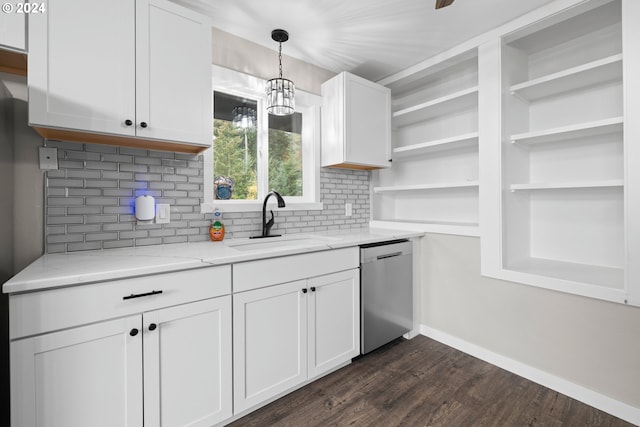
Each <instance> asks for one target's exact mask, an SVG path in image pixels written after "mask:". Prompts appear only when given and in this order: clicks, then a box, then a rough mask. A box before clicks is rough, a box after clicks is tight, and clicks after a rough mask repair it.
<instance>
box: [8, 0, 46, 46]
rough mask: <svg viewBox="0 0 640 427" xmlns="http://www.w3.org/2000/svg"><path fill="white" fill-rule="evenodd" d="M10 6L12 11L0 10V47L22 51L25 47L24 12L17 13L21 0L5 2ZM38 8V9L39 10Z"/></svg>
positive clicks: (25, 27)
mask: <svg viewBox="0 0 640 427" xmlns="http://www.w3.org/2000/svg"><path fill="white" fill-rule="evenodd" d="M5 4H8V5H10V6H11V7H12V9H13V10H12V12H10V13H7V12H4V11H3V12H0V48H9V49H16V50H20V51H24V50H26V49H27V40H26V29H27V26H26V14H25V13H18V12H20V11H19V10H17V8H18V7H22V6H21V5H22V4H23V3H22V2H9V3H5ZM39 11H40V10H38V12H39Z"/></svg>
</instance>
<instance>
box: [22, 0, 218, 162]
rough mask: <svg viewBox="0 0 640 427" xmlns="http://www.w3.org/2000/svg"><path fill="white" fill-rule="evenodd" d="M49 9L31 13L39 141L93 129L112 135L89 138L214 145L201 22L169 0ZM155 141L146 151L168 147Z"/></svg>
mask: <svg viewBox="0 0 640 427" xmlns="http://www.w3.org/2000/svg"><path fill="white" fill-rule="evenodd" d="M46 8H47V13H46V15H40V14H33V15H30V17H29V40H31V43H30V53H29V70H28V84H29V121H30V124H31V125H32V126H34V127H36V128H37V129H38V130H39V132H40V133H41V134H43V136H46V137H58V138H61V139H68V140H74V136H73V133H72V132H63V133H60V132H61V131H68V130H73V131H78V132H85V134H84V136H83V138H84V139H80V140H85V141H86V140H90V139H89V138H90V137H89V138H87V136H86V135H87V133H88V134H89V135H91V134H100V135H102V136H104V135H109V136H110V138H104V137H103V138H100V137H97V140H95V141H92V142H102V143H109V142H112V143H114V144H121V145H122V143H121V142H120V141H123V139H118V137H121V138H128V139H124V141H130V140H131V139H132V138H135V139H141V138H142V139H148V140H155V141H166V143H170V144H173V145H176V146H178V148H177V149H178V150H180V148H179V144H186V145H185V147H186V146H187V145H188V146H196V147H201V148H200V150H201V149H203V148H204V147H208V146H210V145H211V143H212V132H213V131H212V129H213V128H212V120H213V119H212V113H211V111H212V90H211V75H210V72H211V27H210V25H209V23H208V21H207V20H206V19H205V18H203V17H202V16H200V15H198V14H196V13H194V12H191V11H189V10H187V9H184V8H182V7H179V6H177V5H175V4H173V3H171V2H168V1H166V0H137V1H135V2H133V1H131V0H114V1H110V2H99V3H96V4H94V5H92V6H91V8H90V9H89V8H87V7H86V2H82V1H80V0H49V1H48V2H47V3H46ZM98 18H99V19H98ZM168 29H171V31H169V30H168ZM56 130H58V132H56ZM90 141H91V140H90ZM175 143H178V144H175ZM158 144H159V145H157V146H154V145H153V143H151V142H149V144H148V145H146V147H149V148H154V147H155V148H159V149H167V147H168V146H167V145H162V143H161V142H159V143H158ZM169 148H171V147H169ZM184 150H185V151H188V150H189V149H187V148H185V149H184ZM196 150H197V149H196Z"/></svg>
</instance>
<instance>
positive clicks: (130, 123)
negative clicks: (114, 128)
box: [124, 119, 133, 126]
mask: <svg viewBox="0 0 640 427" xmlns="http://www.w3.org/2000/svg"><path fill="white" fill-rule="evenodd" d="M124 124H125V125H127V126H131V125H132V124H133V122H132V121H131V120H129V119H127V120H125V121H124Z"/></svg>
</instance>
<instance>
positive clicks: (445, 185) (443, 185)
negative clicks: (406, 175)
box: [373, 181, 478, 193]
mask: <svg viewBox="0 0 640 427" xmlns="http://www.w3.org/2000/svg"><path fill="white" fill-rule="evenodd" d="M477 186H478V181H467V182H438V183H433V184H416V185H392V186H387V187H373V192H374V193H388V192H398V191H426V190H447V189H451V188H464V187H477Z"/></svg>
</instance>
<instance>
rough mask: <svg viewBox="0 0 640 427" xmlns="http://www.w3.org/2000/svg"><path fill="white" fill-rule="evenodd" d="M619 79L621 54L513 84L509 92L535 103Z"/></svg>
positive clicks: (620, 74) (620, 76) (620, 75)
mask: <svg viewBox="0 0 640 427" xmlns="http://www.w3.org/2000/svg"><path fill="white" fill-rule="evenodd" d="M621 78H622V54H616V55H612V56H608V57H606V58H602V59H598V60H596V61H591V62H589V63H586V64H581V65H578V66H576V67H572V68H569V69H566V70H562V71H558V72H556V73H552V74H548V75H546V76H543V77H538V78H535V79H532V80H529V81H526V82H522V83H518V84H515V85H513V86H511V87H510V89H509V90H510V91H511V93H512V94H514V95H518V96H520V97H523V98H525V99H527V100H529V101H535V100H538V99H541V98H545V97H547V96H555V95H558V94H561V93H564V92H570V91H574V90H579V89H582V88H585V87H591V86H594V85H599V84H604V83H608V82H616V81H620V79H621Z"/></svg>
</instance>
